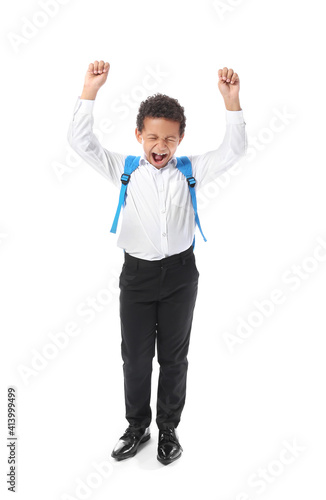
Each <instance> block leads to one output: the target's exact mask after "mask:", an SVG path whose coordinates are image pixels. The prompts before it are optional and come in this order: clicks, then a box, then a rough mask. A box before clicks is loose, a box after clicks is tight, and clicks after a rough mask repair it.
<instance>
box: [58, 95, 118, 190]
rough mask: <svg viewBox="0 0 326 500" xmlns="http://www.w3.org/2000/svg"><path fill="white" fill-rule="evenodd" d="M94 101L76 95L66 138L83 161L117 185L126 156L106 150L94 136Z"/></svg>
mask: <svg viewBox="0 0 326 500" xmlns="http://www.w3.org/2000/svg"><path fill="white" fill-rule="evenodd" d="M94 103H95V100H88V99H80V97H78V99H77V101H76V104H75V107H74V111H73V116H72V119H71V122H70V125H69V129H68V134H67V140H68V143H69V144H70V146H71V147H72V149H73V150H74V151H75V152H76V153H77V154H78V155H79V156H80V157H81V158H82V159H83V160H85V162H87V163H88V164H89V165H90V166H91V167H93V168H94V169H95V170H96V171H97V172H99V173H100V174H102V175H103V176H104V177H105V178H106V179H108V180H109V181H111V182H112V183H113V184H114V185H115V186H117V187H119V186H120V185H121V181H120V178H121V174H122V173H123V170H124V162H125V158H126V156H125V155H122V154H119V153H113V152H111V151H108V150H107V149H105V148H104V147H103V146H102V145H101V144H100V142H99V140H98V139H97V137H96V136H95V134H94V132H93V124H94V117H93V109H94Z"/></svg>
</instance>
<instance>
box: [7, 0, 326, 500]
mask: <svg viewBox="0 0 326 500" xmlns="http://www.w3.org/2000/svg"><path fill="white" fill-rule="evenodd" d="M44 3H46V4H48V5H49V4H51V5H52V9H54V4H55V2H54V3H53V2H50V1H48V2H44ZM64 3H65V5H64ZM223 5H224V11H223ZM56 6H57V7H56V9H54V10H53V12H52V16H49V15H46V14H44V12H45V9H44V7H42V6H41V2H37V1H31V0H29V1H28V2H26V1H24V2H23V1H16V2H11V3H7V4H6V15H5V16H3V17H2V57H1V74H2V76H1V87H2V91H1V126H2V133H1V137H2V139H3V141H2V147H1V160H2V161H1V179H0V181H1V186H0V189H1V192H0V194H1V197H0V203H1V205H0V280H1V288H0V294H1V295H0V304H1V339H2V348H1V393H0V394H1V404H0V408H1V429H0V431H1V439H0V448H1V453H0V457H1V493H0V494H1V497H3V495H5V498H7V495H8V498H13V497H12V496H10V492H8V491H7V485H6V474H7V472H8V470H9V466H8V463H7V456H8V451H7V448H6V445H7V399H6V398H7V396H6V395H7V388H8V387H9V386H14V387H16V390H17V407H16V408H17V415H18V416H17V437H18V440H17V449H16V451H17V464H16V465H17V469H18V472H17V493H16V496H15V498H19V499H24V500H25V499H26V498H33V499H34V500H41V499H42V500H43V499H47V500H52V499H53V500H54V499H58V500H59V499H62V500H66V499H72V498H74V499H76V498H92V499H93V498H94V499H105V498H117V499H127V498H134V499H144V500H147V499H152V498H156V499H158V500H161V499H165V498H167V497H169V498H173V499H174V498H180V496H181V495H182V498H188V497H189V496H190V495H191V497H196V498H198V497H202V498H205V499H206V500H213V499H214V500H249V499H250V500H252V499H255V498H258V497H260V498H262V499H264V500H265V499H266V500H267V499H277V500H288V499H289V498H296V499H298V500H304V499H306V498H314V497H315V498H322V497H323V496H325V490H326V487H325V482H324V474H325V446H326V435H325V427H324V422H325V418H326V414H325V413H326V412H325V405H324V401H325V375H326V373H325V371H326V370H325V362H324V359H325V335H326V320H325V303H324V300H325V292H326V285H325V278H326V264H325V255H326V224H325V209H326V202H325V173H324V169H325V161H324V154H323V152H324V147H323V144H324V140H325V139H324V136H325V128H324V122H325V120H324V116H325V99H324V91H323V85H324V81H325V70H324V66H323V64H324V54H323V52H322V49H321V47H322V45H323V43H324V42H325V40H324V39H323V38H324V37H323V36H322V33H323V30H324V23H323V17H322V11H321V4H320V2H317V1H312V2H309V3H308V2H303V1H301V2H294V1H293V2H283V1H281V0H275V1H273V2H266V1H265V2H262V1H259V0H242V1H241V0H224V2H223V1H221V2H215V3H214V2H213V1H212V0H202V1H200V2H199V1H194V0H191V1H189V0H181V1H180V0H179V1H178V0H165V1H164V2H154V1H153V0H139V1H137V2H133V1H131V0H125V1H122V2H112V1H111V2H103V0H92V1H85V0H83V1H77V0H70V1H68V2H60V5H59V3H57V4H56ZM40 12H41V13H43V14H40ZM27 21H28V22H29V23H34V30H33V27H32V28H31V26H30V24H29V29H28V28H27V27H26V26H27ZM41 23H43V24H44V26H43V27H38V28H37V27H35V26H36V25H38V26H40V24H41ZM24 30H25V31H24ZM26 30H27V31H28V33H29V38H26V37H25V39H24V40H25V42H24V41H22V39H18V38H17V37H18V36H22V33H23V32H24V33H25V35H26ZM8 35H9V36H8ZM14 37H16V42H15V43H14V42H13V38H14ZM17 40H18V41H17ZM95 59H98V60H100V59H104V60H105V61H109V62H110V64H111V70H110V74H109V77H108V80H107V83H106V84H105V86H104V87H103V88H102V89H101V90H100V92H99V95H98V98H97V100H96V104H95V109H94V118H95V128H97V129H99V132H100V133H101V141H102V144H103V145H104V146H105V147H106V148H107V149H111V150H113V151H116V152H121V153H126V154H140V150H139V147H140V146H139V145H138V143H136V140H135V137H134V128H135V119H136V114H137V108H138V105H139V103H140V101H141V100H142V95H141V94H142V93H143V94H144V96H145V94H146V96H147V95H150V94H152V93H154V92H163V93H166V94H168V95H171V96H173V97H176V98H178V99H179V101H180V102H181V104H182V105H183V106H184V107H185V110H186V116H187V128H186V136H185V139H184V141H183V143H182V147H181V146H180V148H179V150H178V153H180V155H181V154H199V153H204V152H205V151H208V150H211V149H215V148H217V147H218V146H219V144H220V142H221V140H222V138H223V135H224V127H225V111H224V110H225V108H224V102H223V99H222V96H221V95H220V93H219V90H218V87H217V82H218V77H217V72H218V69H219V68H223V67H224V66H227V67H229V68H233V69H234V70H235V71H236V72H237V73H238V74H239V76H240V103H241V107H242V109H243V112H244V117H245V121H246V124H247V125H246V126H247V133H248V138H249V149H248V154H247V157H246V158H243V159H242V160H241V162H240V163H239V164H238V165H236V166H234V167H233V168H232V169H231V171H229V173H228V174H227V175H225V176H223V178H221V179H219V180H217V182H215V183H213V185H212V186H211V187H210V189H208V190H207V192H206V195H205V197H204V198H202V199H201V200H200V203H199V207H200V211H199V215H200V219H201V223H202V227H203V231H204V233H205V236H206V237H207V239H208V241H207V243H204V242H203V240H202V238H201V235H200V233H199V232H198V231H197V233H196V235H197V238H196V249H195V253H196V260H197V267H198V269H199V272H200V281H199V294H198V299H197V305H196V310H195V317H194V321H193V330H192V340H191V346H190V352H189V358H188V359H189V372H188V390H187V401H186V406H185V409H184V412H183V415H182V420H181V423H180V425H179V427H178V433H179V438H180V442H181V444H182V446H183V448H184V453H183V455H182V458H181V459H180V460H178V461H177V462H175V463H173V464H171V465H170V466H168V467H164V466H162V465H161V464H160V463H159V462H158V461H157V460H156V447H157V427H156V424H155V404H156V388H157V375H158V367H157V362H156V359H155V360H154V371H153V390H152V410H153V422H152V426H151V430H152V439H151V441H150V442H149V443H147V444H146V445H144V447H143V449H142V450H139V452H138V454H137V455H136V457H134V458H133V459H130V460H127V461H125V462H119V463H117V462H115V461H114V460H113V459H112V458H111V457H110V454H111V451H112V448H113V446H114V445H115V443H116V441H117V439H118V438H119V436H120V435H121V434H122V433H123V431H124V430H125V428H126V427H127V421H126V420H125V419H124V398H123V378H122V361H121V358H120V323H119V310H118V304H119V302H118V288H117V283H118V281H117V276H118V275H119V273H120V270H121V265H122V261H123V255H122V251H121V249H119V248H118V247H117V246H116V236H115V235H113V234H111V233H110V228H111V224H112V220H113V217H114V213H115V210H116V206H117V200H118V191H117V190H116V188H115V187H114V186H113V185H111V184H110V183H109V182H108V181H106V180H105V178H104V177H102V176H101V175H100V174H98V173H97V172H95V171H94V170H93V169H92V167H90V166H89V165H87V164H86V163H84V162H83V161H81V160H80V159H79V158H78V157H76V156H75V157H74V158H73V157H72V156H71V150H70V148H69V146H68V144H67V140H66V134H67V130H68V125H69V122H70V120H71V117H72V112H73V107H74V105H75V101H76V99H77V97H78V95H80V93H81V90H82V86H83V80H84V75H85V72H86V70H87V67H88V64H89V63H90V62H92V61H94V60H95ZM148 67H150V68H151V69H152V70H153V71H157V70H158V71H160V72H161V73H164V76H162V77H161V81H158V82H157V85H156V87H155V89H154V90H152V91H149V90H146V88H145V89H144V85H143V83H144V78H145V77H146V75H147V74H148ZM158 80H159V79H158ZM145 81H146V79H145ZM151 82H153V79H151ZM126 95H127V96H128V98H130V99H131V104H129V105H127V109H126V111H125V113H124V115H126V116H124V115H122V111H121V110H120V112H118V111H117V110H115V111H114V109H113V108H112V103H113V101H114V100H116V104H117V103H118V104H120V103H121V100H122V99H124V97H125V96H126ZM279 116H283V120H282V119H281V118H279ZM285 116H288V117H287V118H284V117H285ZM103 119H105V120H111V121H112V124H111V128H110V131H108V129H106V130H102V131H101V130H100V127H101V124H103V123H104V122H102V120H103ZM102 128H103V127H102ZM59 171H60V172H61V174H62V175H61V176H60V175H59V174H58V172H59ZM218 181H219V182H218ZM222 181H223V182H222ZM321 241H322V242H324V248H323V247H322V246H321ZM294 266H297V267H294ZM298 273H300V274H298ZM295 275H296V276H297V277H296V281H295V279H294V276H295ZM276 289H277V290H279V292H278V293H279V297H282V304H280V303H277V304H275V305H274V306H273V307H272V306H271V302H270V303H269V304H270V305H269V308H268V307H267V303H266V302H263V301H264V300H265V301H266V300H267V299H268V300H270V298H271V296H275V292H273V291H275V290H276ZM108 290H109V291H108ZM273 293H274V295H273ZM99 297H100V298H101V300H102V302H103V300H104V298H106V299H107V303H106V305H104V306H102V310H101V311H97V312H96V313H94V316H93V317H92V319H91V321H89V322H87V321H86V320H87V318H89V316H81V315H80V314H79V313H78V311H80V309H78V308H83V307H84V308H85V304H84V303H85V302H86V300H87V299H88V298H94V300H95V301H96V304H97V306H99V305H100V304H99V302H98V300H99ZM258 303H259V304H264V305H265V314H263V313H262V312H260V313H259V310H258V309H257V307H258V306H257V304H258ZM268 311H270V313H269V314H267V313H268ZM241 321H246V322H247V321H251V323H252V325H254V323H255V322H256V323H255V326H254V327H253V328H251V330H247V334H246V338H241V337H240V336H239V334H238V333H239V332H238V333H237V328H238V327H239V324H240V322H241ZM71 323H72V324H75V325H76V328H78V330H77V331H75V333H76V335H75V336H69V337H67V339H68V340H67V344H66V346H64V347H61V348H57V349H56V350H53V345H54V344H53V341H52V340H51V334H52V338H54V337H55V336H57V338H59V337H60V338H61V339H62V338H63V336H62V335H61V336H59V333H60V332H63V331H64V330H65V328H67V325H68V324H71ZM226 332H227V333H228V334H230V335H231V334H232V335H233V336H234V337H233V338H234V340H236V339H237V341H236V343H235V344H234V347H233V349H231V348H230V345H229V343H228V342H227V337H226V335H225V333H226ZM240 333H241V332H240ZM244 333H245V332H244V330H242V337H244ZM230 335H229V337H228V338H230ZM51 345H52V350H51V351H50V349H51ZM49 346H50V347H49ZM47 349H48V350H47ZM42 353H43V354H42ZM45 354H46V355H47V359H46V357H44V355H45ZM51 354H52V356H53V359H49V355H51ZM41 356H42V358H41ZM41 359H43V362H42V361H41ZM42 363H43V364H42ZM33 365H34V368H33ZM22 367H24V368H22ZM35 367H36V368H37V369H35ZM22 369H24V370H25V373H27V375H25V377H24V376H23V375H22ZM27 370H30V371H29V372H27ZM32 370H34V371H32ZM291 446H292V447H293V446H294V448H295V449H296V450H297V451H295V450H294V451H293V450H292V454H291V452H290V451H289V450H288V451H286V450H287V447H288V448H289V447H291ZM104 461H106V469H102V473H101V474H100V473H99V472H97V473H96V467H95V465H96V464H100V463H102V462H104ZM94 464H95V465H94ZM262 474H264V478H262V477H260V482H258V478H259V475H262ZM250 481H251V482H250ZM82 484H83V485H86V486H83V488H85V487H86V488H88V489H86V490H85V489H83V488H82V487H81V485H82ZM87 484H88V485H89V486H88V487H87Z"/></svg>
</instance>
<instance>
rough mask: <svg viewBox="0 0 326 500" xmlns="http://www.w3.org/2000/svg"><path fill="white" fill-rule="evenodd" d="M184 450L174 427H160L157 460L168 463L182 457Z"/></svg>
mask: <svg viewBox="0 0 326 500" xmlns="http://www.w3.org/2000/svg"><path fill="white" fill-rule="evenodd" d="M182 451H183V449H182V446H181V444H180V443H179V440H178V437H177V435H176V430H175V428H174V427H169V428H167V429H159V438H158V447H157V460H158V461H159V462H161V464H164V465H168V464H170V463H171V462H174V460H177V459H178V458H180V457H181V452H182Z"/></svg>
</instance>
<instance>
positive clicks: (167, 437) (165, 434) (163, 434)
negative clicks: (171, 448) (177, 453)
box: [160, 428, 178, 444]
mask: <svg viewBox="0 0 326 500" xmlns="http://www.w3.org/2000/svg"><path fill="white" fill-rule="evenodd" d="M163 440H164V441H171V442H172V443H175V444H178V441H177V440H176V437H175V436H174V430H173V429H171V428H168V429H162V430H160V441H163Z"/></svg>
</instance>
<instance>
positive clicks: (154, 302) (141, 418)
mask: <svg viewBox="0 0 326 500" xmlns="http://www.w3.org/2000/svg"><path fill="white" fill-rule="evenodd" d="M124 256H125V262H124V264H123V266H122V271H121V274H120V279H119V287H120V320H121V355H122V359H123V374H124V390H125V406H126V419H127V420H128V422H129V424H130V425H133V426H135V427H148V426H149V424H150V423H151V420H152V412H151V407H150V398H151V378H152V360H153V357H154V356H155V344H156V347H157V360H158V363H159V365H160V372H159V380H158V392H157V415H156V423H157V426H158V428H159V429H164V428H166V427H168V426H174V427H177V426H178V424H179V421H180V417H181V413H182V410H183V407H184V404H185V399H186V379H187V370H188V360H187V354H188V348H189V340H190V332H191V325H192V319H193V311H194V307H195V303H196V298H197V288H198V278H199V272H198V270H197V267H196V261H195V256H194V253H193V248H192V246H191V247H190V248H189V249H188V250H185V251H184V252H181V253H179V254H175V255H171V256H170V257H166V258H165V259H161V260H156V261H149V260H144V259H138V258H135V257H132V256H131V255H129V254H128V253H126V252H125V254H124Z"/></svg>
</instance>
